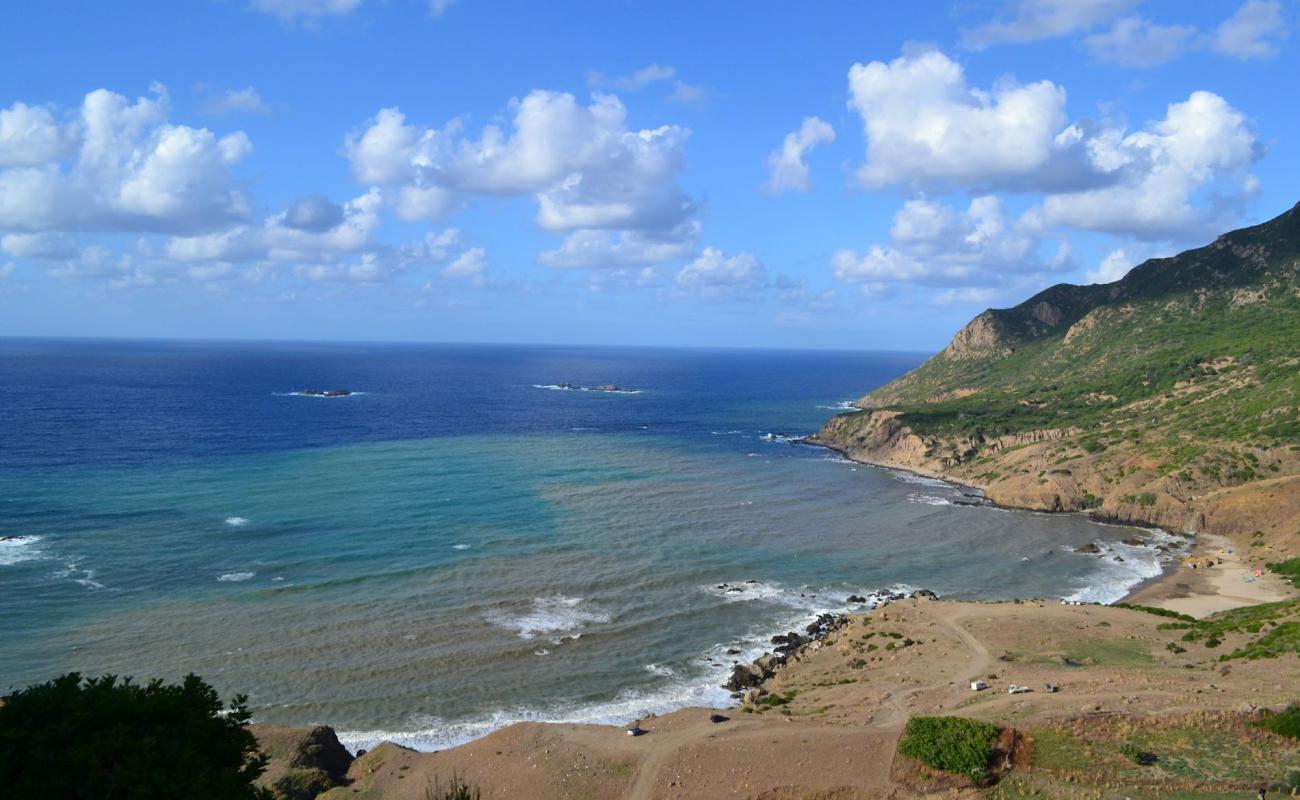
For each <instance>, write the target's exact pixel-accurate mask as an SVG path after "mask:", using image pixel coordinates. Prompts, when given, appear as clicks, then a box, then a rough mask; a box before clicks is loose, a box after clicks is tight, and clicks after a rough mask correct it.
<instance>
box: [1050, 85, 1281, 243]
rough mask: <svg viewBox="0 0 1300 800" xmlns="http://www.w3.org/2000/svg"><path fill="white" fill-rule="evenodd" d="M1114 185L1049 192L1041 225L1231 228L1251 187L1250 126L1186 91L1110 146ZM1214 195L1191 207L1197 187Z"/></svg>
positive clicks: (1216, 99) (1121, 230)
mask: <svg viewBox="0 0 1300 800" xmlns="http://www.w3.org/2000/svg"><path fill="white" fill-rule="evenodd" d="M1111 145H1112V148H1111V152H1110V154H1109V156H1108V157H1109V158H1110V159H1113V160H1114V162H1115V163H1116V164H1117V165H1118V167H1117V169H1116V170H1115V175H1116V177H1117V180H1115V181H1114V182H1112V183H1110V184H1109V185H1106V186H1101V187H1097V188H1093V189H1086V190H1083V191H1078V192H1066V193H1062V194H1055V195H1049V196H1048V197H1046V198H1045V199H1044V201H1043V210H1044V214H1045V221H1046V222H1047V223H1048V224H1055V225H1066V226H1071V227H1076V228H1083V229H1088V230H1096V231H1103V232H1107V233H1115V234H1124V235H1130V236H1134V237H1136V238H1139V239H1145V240H1152V239H1166V238H1181V237H1188V236H1192V237H1195V236H1201V235H1205V234H1207V233H1211V232H1212V231H1213V230H1214V229H1216V228H1221V227H1226V226H1227V225H1228V224H1231V221H1232V218H1234V217H1235V214H1230V213H1226V212H1232V211H1235V206H1234V204H1235V203H1237V202H1239V200H1240V199H1241V198H1242V197H1244V196H1249V195H1250V194H1251V193H1252V192H1253V191H1254V190H1255V189H1256V188H1257V186H1258V181H1257V179H1256V178H1254V176H1252V175H1250V174H1249V172H1248V170H1249V168H1250V166H1251V164H1252V163H1253V162H1254V161H1255V160H1256V159H1257V158H1259V157H1260V155H1261V151H1262V147H1261V145H1260V143H1259V141H1258V139H1257V138H1256V136H1255V133H1254V131H1253V130H1252V127H1251V125H1250V121H1249V120H1248V119H1247V118H1246V116H1245V115H1244V114H1242V113H1241V112H1240V111H1238V110H1237V109H1235V108H1233V107H1232V106H1231V105H1229V104H1228V102H1227V101H1226V100H1224V99H1223V98H1222V97H1220V96H1218V95H1216V94H1214V93H1212V92H1205V91H1197V92H1193V93H1192V94H1191V96H1189V97H1188V99H1187V100H1186V101H1184V102H1181V103H1173V104H1171V105H1170V106H1169V107H1168V110H1167V112H1166V114H1165V117H1164V118H1163V119H1160V120H1155V121H1153V122H1149V123H1147V125H1146V126H1145V127H1144V128H1143V129H1142V130H1138V131H1134V132H1133V133H1129V134H1127V135H1125V136H1123V137H1122V138H1118V137H1117V138H1115V139H1114V140H1113V141H1112V142H1111ZM1207 187H1215V188H1218V189H1220V190H1221V191H1218V192H1216V195H1217V197H1216V198H1211V199H1210V200H1209V201H1207V203H1199V204H1198V202H1197V201H1198V196H1199V193H1200V192H1201V190H1203V189H1205V188H1207Z"/></svg>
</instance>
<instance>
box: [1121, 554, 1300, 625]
mask: <svg viewBox="0 0 1300 800" xmlns="http://www.w3.org/2000/svg"><path fill="white" fill-rule="evenodd" d="M1209 562H1212V564H1210V565H1209V566H1207V564H1209ZM1192 564H1196V567H1195V568H1193V567H1192ZM1297 594H1300V592H1298V591H1297V590H1296V588H1295V587H1293V586H1292V585H1291V584H1290V583H1289V582H1288V581H1287V580H1286V579H1284V578H1282V577H1279V576H1278V575H1274V574H1273V573H1271V572H1269V571H1268V570H1267V568H1266V566H1265V559H1263V558H1251V557H1249V550H1247V551H1245V552H1243V550H1242V549H1241V548H1240V547H1238V546H1237V545H1236V544H1235V543H1234V542H1233V541H1232V540H1230V539H1228V538H1227V537H1224V536H1216V535H1214V534H1209V533H1203V534H1199V535H1198V536H1197V537H1196V544H1195V546H1194V547H1193V550H1192V553H1191V556H1190V557H1189V558H1185V559H1183V560H1181V561H1180V562H1179V563H1178V564H1177V566H1176V567H1174V569H1173V571H1172V572H1170V573H1169V574H1167V575H1164V576H1162V577H1160V578H1158V579H1156V580H1155V581H1153V582H1151V583H1149V584H1147V585H1144V586H1141V587H1139V588H1138V589H1137V590H1136V591H1134V592H1133V593H1131V594H1129V595H1128V596H1127V597H1125V598H1124V602H1126V603H1134V604H1136V605H1146V606H1155V607H1157V608H1167V609H1169V610H1170V611H1177V612H1178V613H1180V614H1190V615H1191V616H1193V617H1196V618H1198V619H1201V618H1204V617H1208V616H1209V615H1211V614H1213V613H1215V612H1218V611H1226V610H1228V609H1231V608H1242V607H1243V606H1251V605H1255V604H1257V603H1272V602H1276V601H1278V600H1286V599H1289V598H1292V597H1296V596H1297Z"/></svg>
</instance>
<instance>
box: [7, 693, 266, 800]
mask: <svg viewBox="0 0 1300 800" xmlns="http://www.w3.org/2000/svg"><path fill="white" fill-rule="evenodd" d="M245 703H246V700H245V698H244V697H243V696H236V697H235V698H234V700H232V701H231V703H230V708H229V709H225V708H224V707H223V706H222V703H221V701H220V700H219V699H218V698H217V693H216V690H214V689H213V688H212V687H211V686H208V685H207V684H206V683H204V682H203V681H202V680H200V679H199V677H198V676H196V675H189V676H186V678H185V680H184V681H183V682H182V683H181V684H179V685H164V684H163V682H162V681H160V680H155V681H152V682H150V683H149V684H147V685H144V686H140V685H137V684H134V683H132V682H131V679H130V678H127V679H124V680H121V681H119V680H118V679H117V677H116V676H113V675H105V676H104V677H101V678H88V679H86V680H84V681H83V680H82V678H81V675H80V674H78V673H76V672H72V673H68V674H67V675H64V676H62V677H60V678H56V679H54V680H52V681H49V682H48V683H42V684H37V685H35V686H30V687H28V688H26V689H21V690H19V691H16V692H14V693H13V694H10V695H8V696H6V697H5V698H3V705H0V787H4V789H3V791H4V792H5V793H6V796H9V797H23V798H28V797H30V798H37V797H39V798H42V799H43V800H64V798H66V799H67V800H119V798H122V799H125V798H130V800H173V799H174V798H178V797H184V798H187V800H269V798H270V797H271V795H270V794H269V792H268V791H267V790H265V789H261V788H258V787H256V786H254V784H253V782H254V781H255V780H256V779H257V777H258V776H259V775H261V774H262V772H263V770H265V769H266V757H265V756H264V755H262V754H261V752H259V751H258V748H257V740H256V739H255V738H253V734H252V733H250V732H249V730H248V728H247V727H245V726H246V725H247V724H248V720H249V716H250V715H249V711H248V708H247V706H246V704H245Z"/></svg>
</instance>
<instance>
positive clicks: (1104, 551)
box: [1062, 528, 1188, 603]
mask: <svg viewBox="0 0 1300 800" xmlns="http://www.w3.org/2000/svg"><path fill="white" fill-rule="evenodd" d="M1142 538H1144V539H1145V540H1146V543H1145V544H1141V545H1133V544H1125V543H1123V542H1096V543H1095V544H1096V545H1097V548H1098V550H1099V552H1097V553H1095V554H1088V555H1089V556H1090V557H1091V558H1094V559H1096V561H1097V574H1095V575H1092V576H1089V578H1088V585H1087V586H1084V587H1082V588H1080V589H1078V590H1077V591H1075V592H1073V593H1072V594H1068V595H1065V596H1064V597H1063V598H1062V599H1064V600H1072V601H1078V602H1083V603H1114V602H1117V601H1119V600H1120V599H1122V598H1123V597H1124V596H1125V595H1126V594H1128V593H1129V592H1130V591H1132V589H1133V587H1134V586H1137V585H1138V584H1139V583H1141V582H1142V581H1145V580H1148V579H1150V578H1154V577H1157V576H1158V575H1160V574H1161V573H1162V572H1164V569H1165V566H1166V565H1167V564H1169V563H1170V562H1171V561H1173V559H1174V558H1175V557H1177V555H1178V554H1179V553H1180V552H1182V551H1185V550H1186V549H1187V546H1188V544H1187V540H1186V539H1184V538H1182V537H1179V536H1174V535H1171V534H1169V533H1167V532H1165V531H1163V530H1160V529H1158V528H1152V529H1149V530H1147V531H1146V532H1145V535H1144V536H1143V537H1142ZM1158 545H1163V546H1164V547H1165V548H1166V549H1165V550H1160V549H1158V547H1157V546H1158ZM1062 549H1063V550H1066V551H1068V552H1070V553H1074V549H1073V548H1069V547H1064V548H1062ZM1117 557H1118V559H1122V560H1117Z"/></svg>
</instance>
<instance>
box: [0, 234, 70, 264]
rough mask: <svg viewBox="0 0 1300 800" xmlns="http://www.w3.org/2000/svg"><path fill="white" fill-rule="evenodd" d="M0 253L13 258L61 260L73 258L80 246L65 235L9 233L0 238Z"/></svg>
mask: <svg viewBox="0 0 1300 800" xmlns="http://www.w3.org/2000/svg"><path fill="white" fill-rule="evenodd" d="M0 251H4V252H5V253H7V254H9V255H11V256H13V257H15V258H41V259H51V260H63V259H69V258H73V257H75V256H76V255H77V253H79V252H81V245H80V244H79V243H78V242H77V238H76V237H75V236H70V235H68V234H66V233H49V232H47V233H10V234H6V235H5V236H3V237H0Z"/></svg>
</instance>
